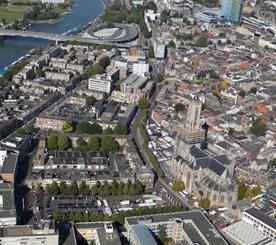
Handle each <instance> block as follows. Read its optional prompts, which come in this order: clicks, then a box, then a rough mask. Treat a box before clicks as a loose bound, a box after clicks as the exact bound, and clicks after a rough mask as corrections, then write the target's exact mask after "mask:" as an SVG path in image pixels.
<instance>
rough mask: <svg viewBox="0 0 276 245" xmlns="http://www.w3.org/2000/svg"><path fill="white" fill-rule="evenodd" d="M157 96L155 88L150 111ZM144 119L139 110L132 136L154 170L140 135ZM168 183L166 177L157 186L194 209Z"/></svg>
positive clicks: (132, 126)
mask: <svg viewBox="0 0 276 245" xmlns="http://www.w3.org/2000/svg"><path fill="white" fill-rule="evenodd" d="M157 94H158V87H157V86H155V89H154V92H153V94H152V96H151V98H150V100H149V102H150V104H151V107H150V108H149V111H151V110H152V109H153V107H154V106H153V104H154V103H153V102H154V100H155V98H156V96H157ZM143 117H144V111H143V110H140V109H139V110H138V111H137V114H136V116H135V118H134V120H133V123H132V125H131V136H132V138H133V140H134V141H135V143H136V146H137V150H138V151H139V152H140V156H141V157H142V159H143V161H144V163H145V164H147V165H150V166H151V168H152V169H154V167H153V165H152V164H151V161H150V159H149V158H148V155H147V154H146V153H145V151H144V148H143V139H142V137H141V135H140V133H139V124H140V123H141V122H142V120H143ZM168 183H169V181H168V179H167V178H166V177H165V178H163V179H161V178H158V180H157V183H156V184H157V185H160V186H162V187H163V188H164V189H165V190H166V191H167V192H168V195H169V196H171V197H172V198H173V199H174V200H175V201H176V202H177V203H178V204H179V205H181V206H183V207H186V208H188V209H193V206H192V205H191V204H190V203H189V202H188V200H185V199H183V198H182V197H181V196H180V195H178V194H177V193H176V192H174V191H173V189H172V188H171V186H170V185H169V184H168Z"/></svg>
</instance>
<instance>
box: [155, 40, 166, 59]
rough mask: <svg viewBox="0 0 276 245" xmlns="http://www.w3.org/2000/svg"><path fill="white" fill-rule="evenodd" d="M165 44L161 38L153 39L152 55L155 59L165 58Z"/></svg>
mask: <svg viewBox="0 0 276 245" xmlns="http://www.w3.org/2000/svg"><path fill="white" fill-rule="evenodd" d="M165 51H166V46H165V42H164V41H163V40H161V39H155V40H154V56H155V58H156V59H164V58H165Z"/></svg>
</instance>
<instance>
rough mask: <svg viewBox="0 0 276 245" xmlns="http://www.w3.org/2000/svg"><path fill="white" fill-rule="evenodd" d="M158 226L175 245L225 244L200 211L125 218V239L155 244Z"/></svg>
mask: <svg viewBox="0 0 276 245" xmlns="http://www.w3.org/2000/svg"><path fill="white" fill-rule="evenodd" d="M160 225H161V226H162V227H163V228H164V229H165V232H166V236H167V237H168V238H171V239H172V240H173V241H174V243H175V244H210V245H211V244H212V245H213V244H220V245H224V244H227V242H226V241H225V240H224V238H223V237H222V236H221V235H220V233H219V232H218V231H217V230H216V228H215V227H214V226H213V225H212V224H211V223H210V221H209V220H208V219H207V218H206V217H205V216H204V214H203V213H202V212H201V211H187V212H177V213H165V214H156V215H144V216H135V217H126V218H125V228H126V231H127V239H128V241H129V242H130V244H135V245H136V244H143V245H145V244H156V242H154V240H153V234H155V235H158V232H159V227H160ZM148 231H150V232H148ZM143 234H144V235H145V237H144V238H143V236H142V235H143ZM150 236H151V238H150ZM145 238H147V239H146V241H145ZM147 241H152V243H148V242H147Z"/></svg>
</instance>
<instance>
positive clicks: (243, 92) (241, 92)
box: [239, 89, 245, 98]
mask: <svg viewBox="0 0 276 245" xmlns="http://www.w3.org/2000/svg"><path fill="white" fill-rule="evenodd" d="M239 96H241V97H242V98H244V97H245V91H244V89H241V90H240V92H239Z"/></svg>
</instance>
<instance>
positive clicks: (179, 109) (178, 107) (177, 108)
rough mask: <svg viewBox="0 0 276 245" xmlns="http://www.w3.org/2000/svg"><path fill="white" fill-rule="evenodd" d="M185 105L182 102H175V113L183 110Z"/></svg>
mask: <svg viewBox="0 0 276 245" xmlns="http://www.w3.org/2000/svg"><path fill="white" fill-rule="evenodd" d="M185 108H186V107H185V105H184V104H182V103H177V104H176V105H175V106H174V109H175V111H176V112H177V113H179V112H181V111H184V110H185Z"/></svg>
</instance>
